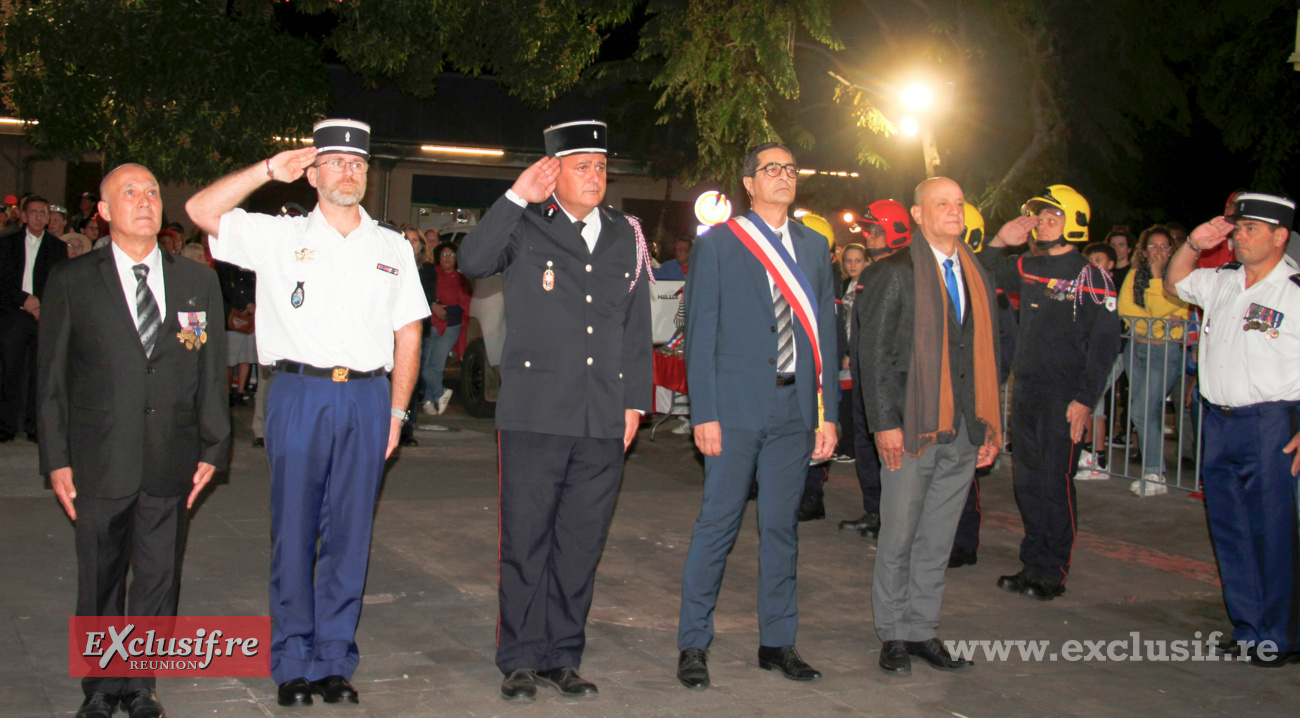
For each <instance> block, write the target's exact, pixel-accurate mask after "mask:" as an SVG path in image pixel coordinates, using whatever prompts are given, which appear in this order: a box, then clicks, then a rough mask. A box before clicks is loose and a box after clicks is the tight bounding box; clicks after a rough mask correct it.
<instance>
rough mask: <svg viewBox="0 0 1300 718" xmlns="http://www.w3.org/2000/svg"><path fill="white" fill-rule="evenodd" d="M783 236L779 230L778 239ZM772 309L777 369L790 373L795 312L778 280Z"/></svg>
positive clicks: (792, 362)
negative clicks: (774, 313) (773, 311)
mask: <svg viewBox="0 0 1300 718" xmlns="http://www.w3.org/2000/svg"><path fill="white" fill-rule="evenodd" d="M781 237H782V235H781V233H780V232H777V233H776V241H778V242H780V241H781ZM772 309H773V310H775V312H776V371H777V373H780V374H789V373H791V372H793V371H794V312H792V311H790V303H789V302H787V301H786V300H785V295H784V294H782V293H781V288H780V287H778V286H777V285H776V282H773V283H772Z"/></svg>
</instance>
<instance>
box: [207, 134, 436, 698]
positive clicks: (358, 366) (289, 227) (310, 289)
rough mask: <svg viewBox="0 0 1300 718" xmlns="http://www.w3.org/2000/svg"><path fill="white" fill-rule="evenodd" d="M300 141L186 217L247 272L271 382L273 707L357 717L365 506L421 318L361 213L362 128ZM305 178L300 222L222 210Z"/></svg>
mask: <svg viewBox="0 0 1300 718" xmlns="http://www.w3.org/2000/svg"><path fill="white" fill-rule="evenodd" d="M313 135H314V136H313V139H314V144H315V146H314V147H309V148H307V149H302V150H290V151H287V152H281V153H280V154H278V155H276V156H274V157H272V158H270V159H267V160H265V161H263V162H259V163H257V164H255V165H253V166H252V167H248V168H246V169H244V170H242V171H240V172H236V173H234V174H232V175H229V176H227V177H225V178H223V179H221V180H219V181H218V182H217V183H216V184H213V185H212V186H211V187H208V188H207V189H204V190H203V191H202V192H199V193H198V194H196V195H194V197H193V198H191V199H190V201H189V202H188V203H187V204H186V206H185V208H186V210H187V211H188V212H189V214H190V217H191V218H192V219H193V220H194V223H195V224H197V225H198V226H199V227H201V228H202V229H203V231H205V232H207V233H208V234H209V235H210V236H211V238H212V240H211V247H212V256H214V257H216V258H217V259H219V260H221V261H225V262H230V263H231V264H236V265H239V266H241V267H244V268H247V269H251V270H253V271H255V272H257V308H258V313H257V314H258V316H257V330H256V331H257V349H258V360H259V362H260V363H261V364H274V365H275V368H276V379H275V383H274V384H273V385H272V389H271V396H270V400H269V406H268V409H267V416H266V450H267V457H268V458H269V459H270V462H271V538H272V543H273V548H272V555H271V591H270V593H271V617H272V637H271V677H272V679H274V680H275V682H276V684H277V686H278V687H279V693H278V700H279V702H280V705H293V704H295V703H300V704H301V703H311V702H312V694H313V693H315V694H319V695H320V696H321V697H322V698H324V700H325V702H327V703H336V702H339V701H348V702H352V703H356V702H357V691H356V689H355V688H353V686H352V684H351V682H350V679H351V677H352V673H353V671H354V670H355V669H356V666H357V662H358V660H359V653H358V651H357V645H356V642H355V640H354V639H355V635H356V628H357V622H358V620H359V618H360V615H361V597H362V594H363V593H364V591H365V580H366V566H367V561H368V559H369V554H370V531H371V524H372V521H373V515H374V509H375V501H376V499H377V498H378V493H379V485H380V481H381V479H382V477H383V472H384V460H385V459H386V458H387V457H388V456H389V455H390V454H391V453H392V452H393V449H394V448H395V447H396V446H397V441H398V436H399V434H400V432H401V426H402V420H403V418H404V417H405V416H406V405H407V401H408V400H409V399H410V396H411V389H412V388H413V387H414V385H415V377H416V374H417V372H418V369H419V354H420V320H422V319H424V318H425V317H427V316H429V305H428V304H427V303H425V301H424V293H423V291H421V289H420V280H419V276H418V274H417V270H416V266H415V256H414V254H413V253H412V251H411V245H410V244H409V243H407V242H406V240H405V239H403V238H402V236H401V235H400V234H398V233H397V231H396V230H392V229H389V228H386V227H384V226H382V225H380V224H379V223H378V222H377V221H375V220H373V219H371V218H370V217H369V215H367V214H366V211H365V210H364V209H362V208H361V206H360V202H361V198H362V196H364V194H365V191H366V172H367V171H368V170H369V159H370V153H369V149H370V126H369V125H367V124H365V123H363V122H356V121H354V120H323V121H321V122H318V123H316V126H315V128H314V129H313ZM304 173H305V174H306V176H307V181H308V182H309V183H310V184H311V185H312V186H313V187H315V188H316V193H317V197H318V200H319V201H318V203H317V205H316V208H315V209H314V210H312V212H311V213H310V214H308V215H307V216H305V217H286V216H275V217H273V216H270V215H264V214H252V213H248V212H245V211H244V210H241V209H237V208H236V207H237V206H238V205H239V204H240V203H242V202H243V201H244V200H245V199H246V198H247V197H248V196H249V195H250V194H251V193H252V192H253V191H254V190H256V189H257V188H258V187H261V186H262V185H263V184H265V183H267V182H270V181H280V182H293V181H294V180H296V179H298V178H299V177H302V176H303V175H304ZM390 371H391V372H392V391H391V392H390V391H389V384H388V381H387V380H386V379H385V374H386V373H387V372H390ZM317 539H319V541H320V547H319V550H318V549H317Z"/></svg>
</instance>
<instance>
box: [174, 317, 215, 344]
mask: <svg viewBox="0 0 1300 718" xmlns="http://www.w3.org/2000/svg"><path fill="white" fill-rule="evenodd" d="M176 319H177V321H178V322H180V325H181V330H180V331H179V332H177V333H176V339H177V340H179V341H180V343H181V344H184V345H185V348H186V349H189V350H190V351H194V350H195V349H197V348H199V347H201V346H203V345H204V344H207V343H208V332H207V329H208V313H207V312H177V313H176Z"/></svg>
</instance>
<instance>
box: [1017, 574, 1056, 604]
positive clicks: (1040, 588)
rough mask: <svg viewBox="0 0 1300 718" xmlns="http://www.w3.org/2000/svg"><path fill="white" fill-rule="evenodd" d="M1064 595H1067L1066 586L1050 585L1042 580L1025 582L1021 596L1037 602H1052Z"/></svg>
mask: <svg viewBox="0 0 1300 718" xmlns="http://www.w3.org/2000/svg"><path fill="white" fill-rule="evenodd" d="M1063 593H1065V584H1061V583H1048V582H1047V581H1044V580H1043V579H1041V578H1031V579H1027V580H1025V582H1024V588H1022V589H1020V595H1021V596H1027V597H1029V598H1032V599H1034V600H1035V601H1050V600H1052V599H1053V598H1056V597H1057V596H1060V595H1061V594H1063Z"/></svg>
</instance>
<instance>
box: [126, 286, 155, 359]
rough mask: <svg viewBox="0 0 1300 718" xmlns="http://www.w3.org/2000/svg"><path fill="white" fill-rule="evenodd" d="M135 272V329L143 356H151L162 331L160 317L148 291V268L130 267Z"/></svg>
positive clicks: (151, 293) (151, 294)
mask: <svg viewBox="0 0 1300 718" xmlns="http://www.w3.org/2000/svg"><path fill="white" fill-rule="evenodd" d="M131 271H132V272H135V316H136V329H137V330H138V331H139V332H140V343H141V344H143V345H144V355H145V356H149V355H150V354H153V346H154V344H156V343H157V342H158V331H159V330H160V329H162V315H161V314H159V313H158V302H156V301H154V298H153V292H151V291H149V282H148V281H147V280H148V278H149V267H148V266H147V265H144V264H137V265H135V266H134V267H131Z"/></svg>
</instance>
